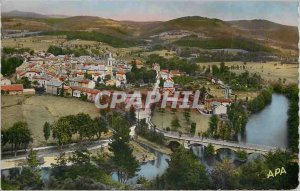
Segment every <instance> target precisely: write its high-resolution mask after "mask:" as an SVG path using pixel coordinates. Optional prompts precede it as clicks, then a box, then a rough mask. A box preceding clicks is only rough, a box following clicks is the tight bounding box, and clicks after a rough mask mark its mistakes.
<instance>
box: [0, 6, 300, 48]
mask: <svg viewBox="0 0 300 191" xmlns="http://www.w3.org/2000/svg"><path fill="white" fill-rule="evenodd" d="M2 28H3V29H16V30H31V31H49V32H55V31H69V32H75V31H81V32H90V31H94V32H97V33H101V34H104V35H110V36H112V37H116V38H121V39H125V40H138V39H148V38H151V37H152V36H158V35H160V34H162V33H164V32H169V31H181V30H184V31H189V32H190V34H191V35H194V36H196V37H195V38H197V39H201V38H219V39H221V38H227V39H228V38H236V39H238V38H244V39H248V40H251V41H255V42H257V43H260V44H263V45H267V46H272V47H273V46H278V47H281V48H283V49H293V50H298V46H297V45H298V39H299V37H298V29H297V27H294V26H286V25H282V24H278V23H274V22H271V21H268V20H259V19H254V20H237V21H222V20H220V19H214V18H206V17H201V16H187V17H181V18H176V19H172V20H169V21H149V22H136V21H117V20H113V19H106V18H101V17H97V16H57V15H56V16H54V15H52V16H51V15H43V14H38V13H32V12H22V11H11V12H2ZM197 39H196V40H197Z"/></svg>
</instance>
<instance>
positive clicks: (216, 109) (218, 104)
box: [204, 98, 233, 115]
mask: <svg viewBox="0 0 300 191" xmlns="http://www.w3.org/2000/svg"><path fill="white" fill-rule="evenodd" d="M232 102H233V101H232V99H222V98H221V99H220V98H212V99H206V100H205V103H204V104H205V106H204V109H205V110H206V111H208V112H211V113H212V114H215V115H221V114H227V106H229V105H230V104H231V103H232Z"/></svg>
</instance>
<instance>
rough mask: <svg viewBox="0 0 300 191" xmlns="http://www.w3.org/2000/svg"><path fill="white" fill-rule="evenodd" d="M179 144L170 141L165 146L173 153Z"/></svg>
mask: <svg viewBox="0 0 300 191" xmlns="http://www.w3.org/2000/svg"><path fill="white" fill-rule="evenodd" d="M180 145H181V143H180V142H179V141H175V140H171V141H169V142H168V143H167V146H168V147H169V148H170V149H171V150H172V151H175V150H176V149H177V148H178V147H179V146H180Z"/></svg>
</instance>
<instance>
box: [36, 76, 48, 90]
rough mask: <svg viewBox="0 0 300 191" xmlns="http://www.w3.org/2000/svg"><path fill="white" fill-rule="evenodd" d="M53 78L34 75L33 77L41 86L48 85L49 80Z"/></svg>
mask: <svg viewBox="0 0 300 191" xmlns="http://www.w3.org/2000/svg"><path fill="white" fill-rule="evenodd" d="M50 79H51V77H49V76H46V75H45V76H34V77H33V78H32V80H33V81H37V82H38V86H39V87H46V84H47V82H48V81H49V80H50Z"/></svg>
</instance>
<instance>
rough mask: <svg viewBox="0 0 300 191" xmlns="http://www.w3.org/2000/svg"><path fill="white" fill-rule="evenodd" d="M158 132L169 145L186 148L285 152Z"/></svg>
mask: <svg viewBox="0 0 300 191" xmlns="http://www.w3.org/2000/svg"><path fill="white" fill-rule="evenodd" d="M156 131H158V132H161V133H163V134H164V136H165V138H166V139H167V145H170V144H173V145H179V144H180V145H183V146H184V147H185V148H190V147H191V146H192V145H203V146H207V145H208V144H212V145H213V146H214V147H215V150H218V149H221V148H228V149H231V150H234V151H237V150H244V151H246V152H247V153H254V152H256V153H261V154H266V153H268V152H269V151H275V150H277V149H280V150H284V149H282V148H276V147H270V146H265V145H256V144H249V143H241V142H233V141H224V140H220V139H211V138H202V137H198V136H188V135H185V134H183V135H181V136H180V135H179V134H178V133H175V132H167V131H163V130H160V129H156Z"/></svg>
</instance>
